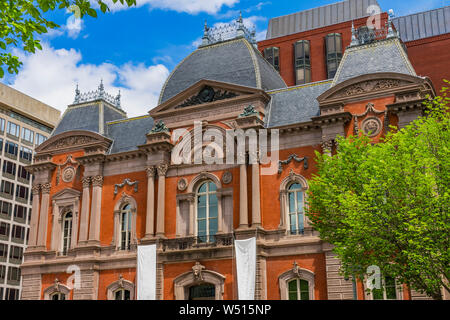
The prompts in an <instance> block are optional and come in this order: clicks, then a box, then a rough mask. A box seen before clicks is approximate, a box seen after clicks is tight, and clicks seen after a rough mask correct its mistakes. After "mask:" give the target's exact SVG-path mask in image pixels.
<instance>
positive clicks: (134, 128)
mask: <svg viewBox="0 0 450 320" xmlns="http://www.w3.org/2000/svg"><path fill="white" fill-rule="evenodd" d="M153 123H154V121H153V118H151V117H150V116H142V117H137V118H131V119H123V120H119V121H113V122H110V123H107V124H106V136H107V137H109V138H110V139H112V140H113V144H112V147H111V150H110V152H109V153H110V154H114V153H120V152H126V151H133V150H137V149H138V148H137V146H139V145H143V144H145V143H146V139H147V137H146V134H147V133H149V132H150V130H152V128H153Z"/></svg>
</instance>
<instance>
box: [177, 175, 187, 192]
mask: <svg viewBox="0 0 450 320" xmlns="http://www.w3.org/2000/svg"><path fill="white" fill-rule="evenodd" d="M177 185H178V190H180V191H184V190H186V189H187V186H188V182H187V180H186V179H185V178H181V179H180V180H178V184H177Z"/></svg>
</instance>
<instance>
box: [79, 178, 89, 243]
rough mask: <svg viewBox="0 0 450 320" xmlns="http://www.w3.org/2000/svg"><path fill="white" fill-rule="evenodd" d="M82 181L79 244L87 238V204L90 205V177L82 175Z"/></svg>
mask: <svg viewBox="0 0 450 320" xmlns="http://www.w3.org/2000/svg"><path fill="white" fill-rule="evenodd" d="M81 181H82V183H83V198H82V200H81V218H80V237H79V245H82V244H85V243H86V241H87V240H88V230H89V205H90V197H91V195H90V190H89V188H90V184H91V177H84V178H83V179H82V180H81Z"/></svg>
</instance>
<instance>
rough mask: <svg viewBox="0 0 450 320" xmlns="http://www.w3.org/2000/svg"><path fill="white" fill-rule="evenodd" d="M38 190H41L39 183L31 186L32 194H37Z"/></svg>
mask: <svg viewBox="0 0 450 320" xmlns="http://www.w3.org/2000/svg"><path fill="white" fill-rule="evenodd" d="M39 191H41V185H40V184H36V185H34V186H32V187H31V193H32V194H33V196H38V195H39Z"/></svg>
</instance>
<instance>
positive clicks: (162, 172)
mask: <svg viewBox="0 0 450 320" xmlns="http://www.w3.org/2000/svg"><path fill="white" fill-rule="evenodd" d="M156 169H157V170H158V176H160V177H162V176H164V177H165V176H166V174H167V170H169V165H168V164H167V163H160V164H158V165H157V167H156Z"/></svg>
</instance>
